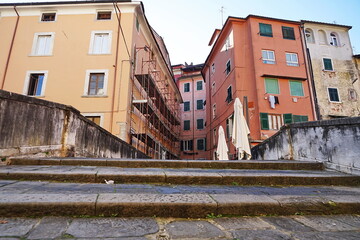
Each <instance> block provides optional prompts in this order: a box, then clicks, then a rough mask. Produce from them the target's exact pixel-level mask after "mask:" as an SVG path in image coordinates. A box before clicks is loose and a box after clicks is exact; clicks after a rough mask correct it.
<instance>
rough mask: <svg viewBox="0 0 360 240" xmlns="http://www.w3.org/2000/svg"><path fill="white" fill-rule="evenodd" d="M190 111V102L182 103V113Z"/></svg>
mask: <svg viewBox="0 0 360 240" xmlns="http://www.w3.org/2000/svg"><path fill="white" fill-rule="evenodd" d="M188 111H190V102H189V101H188V102H184V112H188Z"/></svg>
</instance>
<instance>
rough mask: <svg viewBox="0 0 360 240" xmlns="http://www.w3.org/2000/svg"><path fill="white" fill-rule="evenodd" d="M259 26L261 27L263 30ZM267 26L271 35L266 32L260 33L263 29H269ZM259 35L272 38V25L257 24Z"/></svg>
mask: <svg viewBox="0 0 360 240" xmlns="http://www.w3.org/2000/svg"><path fill="white" fill-rule="evenodd" d="M261 26H263V28H262V27H261ZM269 26H270V30H271V33H268V31H266V32H261V29H264V27H269ZM259 35H260V36H262V37H273V35H274V34H273V30H272V25H271V24H268V23H259Z"/></svg>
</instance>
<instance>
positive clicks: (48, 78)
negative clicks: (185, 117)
mask: <svg viewBox="0 0 360 240" xmlns="http://www.w3.org/2000/svg"><path fill="white" fill-rule="evenodd" d="M113 2H114V1H101V2H51V3H20V4H0V36H1V38H0V48H1V51H0V89H3V90H6V91H10V92H15V93H20V94H24V95H30V96H34V97H36V98H41V99H44V100H49V101H54V102H59V103H63V104H66V105H71V106H73V107H75V108H77V109H78V110H80V111H81V113H82V114H83V115H84V116H86V117H88V118H89V119H91V120H93V121H94V122H96V123H97V124H99V125H100V126H101V127H103V128H104V129H106V130H108V131H109V132H111V133H112V134H114V135H116V136H118V137H119V138H121V139H122V140H124V141H126V142H128V143H130V144H132V145H133V146H135V147H136V148H137V149H139V150H141V151H143V152H145V153H146V154H148V155H149V156H151V157H153V158H177V157H178V155H179V150H180V147H179V142H178V134H179V130H180V128H179V125H180V122H179V117H178V115H177V114H178V108H179V104H180V102H182V99H181V95H180V93H179V90H178V88H177V86H176V84H175V82H174V77H173V74H172V70H171V64H170V60H169V55H168V52H167V50H166V47H165V44H164V42H163V41H162V38H161V37H160V36H159V35H158V34H157V33H156V32H155V31H154V30H153V29H152V28H151V26H150V25H149V23H148V21H147V19H146V16H145V15H144V6H143V4H142V3H141V2H131V1H126V0H116V1H115V3H113ZM39 117H42V116H39Z"/></svg>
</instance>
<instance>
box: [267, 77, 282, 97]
mask: <svg viewBox="0 0 360 240" xmlns="http://www.w3.org/2000/svg"><path fill="white" fill-rule="evenodd" d="M265 91H266V93H271V94H279V93H280V91H279V83H278V80H277V79H273V78H265Z"/></svg>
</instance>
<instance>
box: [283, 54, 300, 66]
mask: <svg viewBox="0 0 360 240" xmlns="http://www.w3.org/2000/svg"><path fill="white" fill-rule="evenodd" d="M286 64H287V65H288V66H293V67H298V66H299V60H298V55H297V54H296V53H286Z"/></svg>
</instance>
